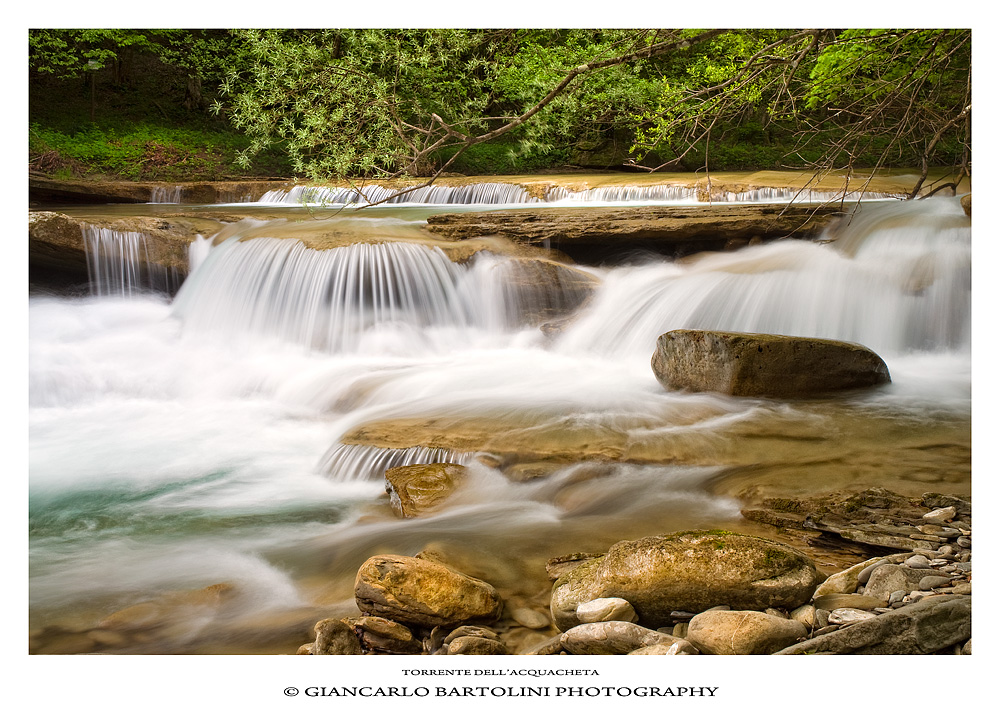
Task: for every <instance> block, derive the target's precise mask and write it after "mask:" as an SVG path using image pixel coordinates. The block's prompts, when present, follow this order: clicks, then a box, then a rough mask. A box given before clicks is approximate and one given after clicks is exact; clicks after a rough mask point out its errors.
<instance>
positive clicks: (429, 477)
mask: <svg viewBox="0 0 1000 712" xmlns="http://www.w3.org/2000/svg"><path fill="white" fill-rule="evenodd" d="M466 477H467V475H466V468H465V466H464V465H456V464H454V463H450V462H435V463H432V464H429V465H404V466H402V467H392V468H389V469H388V470H386V471H385V481H386V486H385V489H386V492H388V493H389V503H390V505H391V506H392V511H394V512H395V513H396V514H397V515H398V516H400V517H404V518H411V517H418V516H420V515H421V514H425V513H427V512H430V511H433V510H435V509H437V508H438V507H440V506H441V504H443V503H444V501H445V500H446V499H447V498H448V497H450V496H451V495H452V494H453V493H454V491H455V490H456V489H458V488H459V487H461V485H462V484H463V483H464V482H465V480H466Z"/></svg>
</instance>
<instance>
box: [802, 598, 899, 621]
mask: <svg viewBox="0 0 1000 712" xmlns="http://www.w3.org/2000/svg"><path fill="white" fill-rule="evenodd" d="M813 603H814V604H815V605H816V607H817V608H824V609H826V610H828V611H832V610H835V609H837V608H857V609H858V610H862V611H870V610H873V609H875V608H878V607H879V606H883V605H885V601H883V600H882V599H881V598H875V597H874V596H862V595H859V594H857V593H831V594H828V595H826V596H819V597H817V598H816V599H814V600H813ZM832 622H833V621H831V623H832Z"/></svg>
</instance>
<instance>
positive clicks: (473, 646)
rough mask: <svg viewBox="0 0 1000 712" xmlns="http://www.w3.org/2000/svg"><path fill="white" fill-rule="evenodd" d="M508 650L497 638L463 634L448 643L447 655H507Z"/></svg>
mask: <svg viewBox="0 0 1000 712" xmlns="http://www.w3.org/2000/svg"><path fill="white" fill-rule="evenodd" d="M508 652H509V651H508V650H507V646H505V645H504V644H503V643H501V642H500V641H499V640H491V639H490V638H483V637H480V636H478V635H463V636H460V637H458V638H455V639H454V640H453V641H451V642H450V643H449V644H448V655H507V654H508Z"/></svg>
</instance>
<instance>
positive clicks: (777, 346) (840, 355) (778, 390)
mask: <svg viewBox="0 0 1000 712" xmlns="http://www.w3.org/2000/svg"><path fill="white" fill-rule="evenodd" d="M651 365H652V368H653V373H654V375H655V376H656V380H658V381H659V382H660V383H661V384H662V385H663V387H664V388H666V389H668V390H687V391H696V392H700V391H712V392H717V393H726V394H728V395H734V396H751V397H757V396H774V397H793V398H801V397H809V396H814V395H820V394H824V393H831V392H836V391H843V390H849V389H854V388H868V387H871V386H877V385H882V384H885V383H889V380H890V379H889V369H888V368H887V367H886V365H885V362H884V361H883V360H882V359H881V358H880V357H879V356H878V355H877V354H876V353H874V352H873V351H871V350H870V349H868V348H866V347H864V346H861V345H860V344H852V343H848V342H844V341H834V340H831V339H811V338H804V337H794V336H782V335H777V334H745V333H736V332H729V331H703V330H691V329H677V330H674V331H669V332H667V333H665V334H661V335H660V337H659V338H658V339H657V341H656V351H655V352H654V353H653V358H652V362H651Z"/></svg>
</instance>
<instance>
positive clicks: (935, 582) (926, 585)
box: [917, 576, 951, 591]
mask: <svg viewBox="0 0 1000 712" xmlns="http://www.w3.org/2000/svg"><path fill="white" fill-rule="evenodd" d="M950 583H951V579H950V578H948V577H947V576H924V577H923V578H922V579H920V583H919V584H917V585H918V586H919V587H920V590H921V591H930V590H931V589H932V588H940V587H942V586H947V585H948V584H950Z"/></svg>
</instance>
